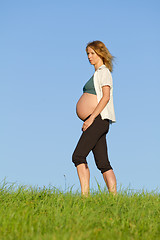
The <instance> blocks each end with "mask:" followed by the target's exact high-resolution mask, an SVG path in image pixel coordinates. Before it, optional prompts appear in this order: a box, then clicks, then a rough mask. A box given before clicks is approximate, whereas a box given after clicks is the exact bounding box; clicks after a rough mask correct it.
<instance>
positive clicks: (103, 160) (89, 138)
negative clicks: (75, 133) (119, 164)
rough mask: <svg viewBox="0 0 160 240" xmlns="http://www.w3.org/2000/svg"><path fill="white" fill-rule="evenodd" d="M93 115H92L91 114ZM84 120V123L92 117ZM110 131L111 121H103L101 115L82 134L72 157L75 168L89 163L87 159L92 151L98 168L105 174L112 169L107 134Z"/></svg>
mask: <svg viewBox="0 0 160 240" xmlns="http://www.w3.org/2000/svg"><path fill="white" fill-rule="evenodd" d="M90 115H91V114H90ZM90 115H89V116H88V117H87V118H86V119H85V120H84V122H85V121H86V120H87V119H88V118H89V117H90ZM108 131H109V120H108V119H104V120H102V118H101V115H100V114H99V115H98V116H97V117H96V118H95V120H94V122H93V123H92V124H91V125H90V126H89V127H88V128H87V129H86V130H85V131H84V132H83V133H82V135H81V137H80V139H79V141H78V143H77V146H76V148H75V150H74V152H73V155H72V162H73V163H74V165H75V167H77V166H78V165H79V164H81V163H87V161H86V157H87V155H88V154H89V152H90V151H91V150H92V152H93V155H94V159H95V163H96V166H97V168H98V169H99V170H100V171H101V173H104V172H106V171H108V170H110V169H112V167H111V165H110V162H109V159H108V151H107V142H106V134H107V133H108Z"/></svg>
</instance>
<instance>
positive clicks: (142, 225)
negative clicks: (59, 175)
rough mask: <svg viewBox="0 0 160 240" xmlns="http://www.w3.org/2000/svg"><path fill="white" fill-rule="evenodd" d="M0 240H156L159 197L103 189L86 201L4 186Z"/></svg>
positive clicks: (0, 199)
mask: <svg viewBox="0 0 160 240" xmlns="http://www.w3.org/2000/svg"><path fill="white" fill-rule="evenodd" d="M0 239H2V240H12V239H15V240H19V239H20V240H32V239H34V240H69V239H70V240H82V239H84V240H94V239H100V240H103V239H105V240H106V239H108V240H110V239H111V240H112V239H114V240H121V239H123V240H127V239H128V240H132V239H133V240H136V239H143V240H149V239H154V240H156V239H157V240H158V239H160V194H159V193H154V192H153V193H147V192H144V191H142V192H140V193H139V192H136V193H131V192H128V191H127V190H126V191H121V192H119V193H118V194H117V196H112V195H109V194H108V192H107V190H106V189H104V190H101V189H99V191H91V194H90V196H89V197H88V198H85V197H82V196H81V195H80V194H79V193H72V191H68V192H65V193H64V192H61V191H59V190H57V189H55V188H45V187H44V188H43V189H42V188H41V189H40V188H34V187H26V186H17V187H15V186H14V185H11V186H8V185H5V184H3V186H1V187H0Z"/></svg>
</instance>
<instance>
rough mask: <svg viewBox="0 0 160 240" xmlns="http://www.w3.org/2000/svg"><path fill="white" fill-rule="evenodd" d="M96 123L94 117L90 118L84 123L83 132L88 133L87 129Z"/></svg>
mask: <svg viewBox="0 0 160 240" xmlns="http://www.w3.org/2000/svg"><path fill="white" fill-rule="evenodd" d="M93 122H94V118H93V117H92V116H90V117H89V118H88V119H87V120H86V121H85V122H84V123H83V126H82V131H83V132H84V131H86V129H87V128H88V127H89V126H90V125H91V124H92V123H93Z"/></svg>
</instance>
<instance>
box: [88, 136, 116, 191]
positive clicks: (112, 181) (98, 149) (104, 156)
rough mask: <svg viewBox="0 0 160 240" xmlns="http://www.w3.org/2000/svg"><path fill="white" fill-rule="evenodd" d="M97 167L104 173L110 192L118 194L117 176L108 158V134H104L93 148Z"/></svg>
mask: <svg viewBox="0 0 160 240" xmlns="http://www.w3.org/2000/svg"><path fill="white" fill-rule="evenodd" d="M92 152H93V155H94V159H95V162H96V165H97V168H98V169H99V170H100V171H101V173H102V174H103V178H104V180H105V183H106V185H107V187H108V190H109V192H111V193H114V194H116V192H117V190H116V185H117V184H116V177H115V175H114V172H113V169H112V167H111V165H110V162H109V159H108V151H107V142H106V134H104V135H102V136H101V138H100V139H99V140H98V142H97V143H96V145H95V146H94V148H93V149H92Z"/></svg>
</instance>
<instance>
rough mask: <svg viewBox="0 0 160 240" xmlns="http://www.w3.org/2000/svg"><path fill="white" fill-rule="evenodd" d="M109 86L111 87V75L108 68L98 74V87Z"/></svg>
mask: <svg viewBox="0 0 160 240" xmlns="http://www.w3.org/2000/svg"><path fill="white" fill-rule="evenodd" d="M106 85H108V86H110V87H112V85H113V82H112V75H111V72H110V71H109V69H108V68H105V69H102V70H101V73H100V86H101V87H103V86H106Z"/></svg>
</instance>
